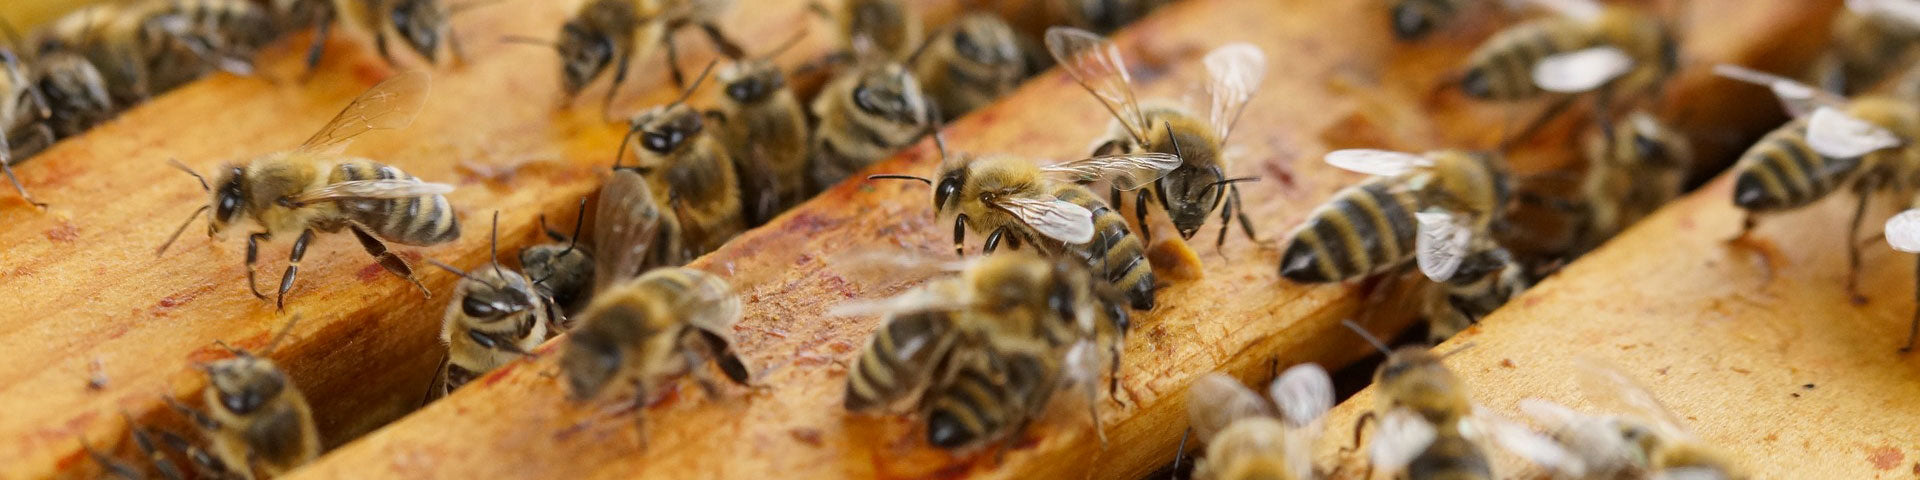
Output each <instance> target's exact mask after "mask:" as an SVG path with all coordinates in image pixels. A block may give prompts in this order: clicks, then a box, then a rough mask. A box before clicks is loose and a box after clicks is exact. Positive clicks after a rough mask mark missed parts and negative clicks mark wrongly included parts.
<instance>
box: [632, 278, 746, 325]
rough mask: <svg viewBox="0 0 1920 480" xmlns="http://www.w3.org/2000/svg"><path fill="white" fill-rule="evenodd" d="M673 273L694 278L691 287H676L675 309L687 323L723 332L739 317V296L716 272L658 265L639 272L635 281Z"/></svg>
mask: <svg viewBox="0 0 1920 480" xmlns="http://www.w3.org/2000/svg"><path fill="white" fill-rule="evenodd" d="M656 275H659V276H667V275H674V276H680V277H692V278H694V279H695V282H694V284H693V286H692V287H691V288H686V289H683V290H676V291H675V293H676V294H678V296H677V297H670V298H675V300H677V301H678V307H679V308H678V309H676V311H678V312H681V316H682V317H684V318H685V319H686V321H687V323H689V324H692V325H693V326H695V327H699V328H700V329H702V330H706V331H709V332H713V333H717V334H722V335H723V336H725V335H726V334H728V333H729V332H732V331H733V324H734V323H735V322H738V321H740V311H741V310H740V296H739V295H736V294H734V292H733V285H732V284H729V283H727V279H724V278H720V276H719V275H714V274H711V273H707V272H706V271H705V270H696V269H692V268H686V267H669V268H660V269H655V270H653V271H650V272H647V274H646V275H641V276H640V278H639V281H646V280H647V279H648V278H649V277H653V276H656Z"/></svg>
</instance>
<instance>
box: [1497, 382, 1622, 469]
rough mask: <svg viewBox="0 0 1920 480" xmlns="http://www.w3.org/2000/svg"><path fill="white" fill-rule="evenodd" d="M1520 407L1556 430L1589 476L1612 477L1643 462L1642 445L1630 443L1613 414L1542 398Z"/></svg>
mask: <svg viewBox="0 0 1920 480" xmlns="http://www.w3.org/2000/svg"><path fill="white" fill-rule="evenodd" d="M1519 407H1520V413H1521V414H1522V415H1525V416H1526V417H1527V418H1530V419H1533V421H1534V422H1535V423H1536V424H1539V425H1541V426H1544V427H1546V428H1547V431H1550V432H1553V437H1554V440H1555V442H1556V443H1558V444H1560V445H1561V446H1563V447H1564V448H1565V449H1566V450H1567V451H1568V452H1569V453H1572V454H1573V455H1575V456H1577V457H1579V459H1580V463H1581V466H1582V467H1583V470H1584V472H1585V475H1592V476H1598V477H1602V478H1610V477H1611V476H1612V475H1613V474H1616V473H1619V472H1622V471H1625V470H1627V469H1630V468H1634V466H1635V465H1637V464H1639V463H1641V462H1640V461H1639V460H1637V458H1638V451H1639V447H1638V446H1636V445H1633V444H1630V443H1629V442H1628V439H1627V437H1626V436H1624V435H1623V434H1622V433H1621V426H1620V425H1619V424H1618V422H1617V421H1616V420H1615V419H1614V418H1613V417H1600V416H1594V415H1587V414H1584V413H1580V412H1576V411H1574V410H1573V409H1571V408H1567V407H1565V406H1562V405H1560V404H1557V403H1553V402H1549V401H1546V400H1541V399H1538V398H1526V399H1521V400H1520V405H1519ZM1536 463H1537V462H1536Z"/></svg>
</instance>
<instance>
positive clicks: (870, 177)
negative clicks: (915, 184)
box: [867, 173, 933, 187]
mask: <svg viewBox="0 0 1920 480" xmlns="http://www.w3.org/2000/svg"><path fill="white" fill-rule="evenodd" d="M867 179H868V180H889V179H890V180H919V181H921V182H924V183H926V184H927V186H929V187H931V186H933V180H928V179H926V178H922V177H916V176H913V175H901V174H895V173H881V174H874V175H868V176H867Z"/></svg>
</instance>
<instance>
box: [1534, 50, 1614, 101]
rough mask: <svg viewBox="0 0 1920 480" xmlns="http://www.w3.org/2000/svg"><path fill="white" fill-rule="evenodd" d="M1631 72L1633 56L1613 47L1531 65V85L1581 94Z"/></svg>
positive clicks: (1582, 51)
mask: <svg viewBox="0 0 1920 480" xmlns="http://www.w3.org/2000/svg"><path fill="white" fill-rule="evenodd" d="M1632 69H1633V57H1630V56H1627V53H1626V52H1622V51H1620V49H1618V48H1614V47H1593V48H1588V49H1584V50H1575V51H1572V52H1567V53H1562V54H1559V55H1553V56H1549V57H1547V58H1543V59H1540V63H1537V64H1534V66H1533V83H1534V85H1539V86H1540V88H1541V89H1543V90H1546V91H1549V92H1558V93H1581V92H1588V91H1592V90H1593V89H1595V88H1600V86H1601V85H1605V84H1606V83H1607V82H1611V81H1613V79H1615V78H1619V77H1620V75H1622V74H1625V73H1627V71H1628V70H1632Z"/></svg>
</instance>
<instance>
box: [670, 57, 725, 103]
mask: <svg viewBox="0 0 1920 480" xmlns="http://www.w3.org/2000/svg"><path fill="white" fill-rule="evenodd" d="M716 63H720V62H719V61H709V62H707V68H703V69H700V76H698V77H694V78H693V83H690V84H687V89H686V90H682V91H681V92H680V98H676V99H674V100H673V103H670V104H667V105H669V106H671V105H679V104H681V103H682V102H686V101H687V98H688V97H692V96H693V92H694V91H696V90H699V89H700V84H701V83H705V82H706V81H707V75H708V74H711V73H713V65H714V64H716Z"/></svg>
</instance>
